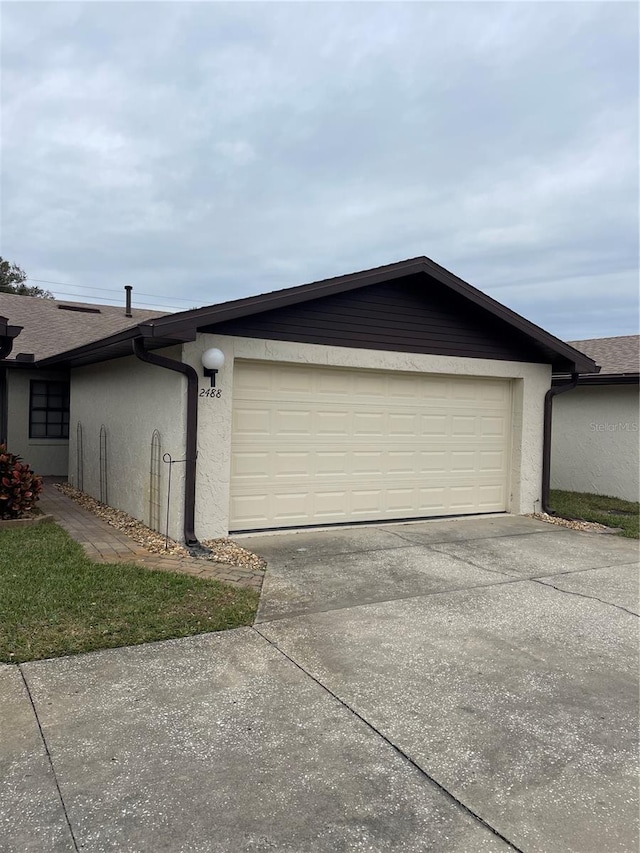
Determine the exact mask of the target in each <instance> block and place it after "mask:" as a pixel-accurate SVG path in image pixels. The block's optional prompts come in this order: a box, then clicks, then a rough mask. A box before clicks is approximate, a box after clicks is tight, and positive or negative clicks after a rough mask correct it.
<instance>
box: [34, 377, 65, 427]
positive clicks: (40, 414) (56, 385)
mask: <svg viewBox="0 0 640 853" xmlns="http://www.w3.org/2000/svg"><path fill="white" fill-rule="evenodd" d="M29 437H30V438H69V383H68V382H57V381H56V382H51V381H41V380H32V382H31V400H30V406H29Z"/></svg>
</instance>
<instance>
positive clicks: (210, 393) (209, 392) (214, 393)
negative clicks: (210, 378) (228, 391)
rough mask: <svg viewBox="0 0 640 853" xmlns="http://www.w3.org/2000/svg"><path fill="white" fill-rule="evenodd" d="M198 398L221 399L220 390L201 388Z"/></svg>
mask: <svg viewBox="0 0 640 853" xmlns="http://www.w3.org/2000/svg"><path fill="white" fill-rule="evenodd" d="M199 396H200V397H222V388H201V389H200V394H199Z"/></svg>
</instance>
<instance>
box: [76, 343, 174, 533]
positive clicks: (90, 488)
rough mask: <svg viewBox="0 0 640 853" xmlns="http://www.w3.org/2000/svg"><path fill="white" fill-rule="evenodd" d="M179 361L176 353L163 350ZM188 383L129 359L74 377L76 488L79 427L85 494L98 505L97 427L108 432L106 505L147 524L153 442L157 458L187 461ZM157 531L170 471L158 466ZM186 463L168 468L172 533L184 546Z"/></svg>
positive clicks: (78, 372) (84, 370) (85, 369)
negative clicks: (156, 437)
mask: <svg viewBox="0 0 640 853" xmlns="http://www.w3.org/2000/svg"><path fill="white" fill-rule="evenodd" d="M160 352H161V353H162V354H163V355H166V356H168V357H169V358H174V359H176V360H180V356H181V350H180V347H172V348H170V349H166V350H160ZM186 388H187V383H186V380H185V379H184V378H183V377H182V376H181V375H180V374H178V373H174V372H172V371H169V370H165V369H164V368H161V367H156V366H154V365H149V364H145V363H144V362H142V361H140V360H139V359H137V358H135V357H134V356H132V357H131V358H121V359H116V360H113V361H108V362H103V363H101V364H95V365H90V366H88V367H81V368H77V369H75V370H72V372H71V420H70V429H69V433H70V435H69V438H70V441H69V480H70V482H71V483H73V484H74V485H78V470H77V447H76V437H77V424H78V421H79V422H80V423H81V424H82V441H83V450H84V452H83V460H84V465H83V468H84V471H83V482H82V486H83V489H84V491H85V492H88V493H89V494H90V495H93V496H94V497H96V498H98V499H100V427H101V426H102V424H104V426H105V427H106V430H107V487H108V503H109V504H110V505H111V506H114V507H117V508H118V509H122V510H124V511H125V512H127V513H129V514H130V515H132V516H134V517H135V518H138V519H140V520H141V521H143V522H144V523H145V524H149V521H150V505H149V497H150V460H151V437H152V433H153V431H154V429H157V430H159V431H160V434H161V453H170V454H171V456H172V457H173V458H174V459H184V447H185V412H186V408H185V401H186V393H187V391H186ZM160 469H161V481H160V484H161V495H160V497H161V530H162V532H164V530H165V513H166V500H167V482H168V465H166V464H164V463H161V465H160ZM183 495H184V465H183V464H176V465H174V466H173V473H172V479H171V508H170V518H169V521H170V526H169V534H170V536H171V537H172V538H175V539H178V540H181V539H182V538H183V533H182V523H183V521H182V519H183Z"/></svg>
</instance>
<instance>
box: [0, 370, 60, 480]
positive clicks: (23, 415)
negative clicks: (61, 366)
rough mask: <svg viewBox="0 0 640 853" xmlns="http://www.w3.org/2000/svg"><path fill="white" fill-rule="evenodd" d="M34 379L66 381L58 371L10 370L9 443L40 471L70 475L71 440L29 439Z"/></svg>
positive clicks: (8, 376) (55, 475) (8, 396)
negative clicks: (31, 382) (68, 467)
mask: <svg viewBox="0 0 640 853" xmlns="http://www.w3.org/2000/svg"><path fill="white" fill-rule="evenodd" d="M32 379H51V380H65V379H67V374H66V373H59V372H56V371H55V370H17V369H13V370H8V371H7V413H8V415H7V446H8V448H9V450H10V451H11V452H12V453H17V454H18V455H19V456H22V458H23V459H24V461H25V462H28V463H29V465H31V467H32V468H33V470H34V471H35V472H36V473H37V474H43V475H50V476H54V477H63V478H64V477H66V475H67V458H68V455H69V453H68V447H69V442H68V441H67V440H66V439H64V438H29V389H30V385H29V383H30V381H31V380H32Z"/></svg>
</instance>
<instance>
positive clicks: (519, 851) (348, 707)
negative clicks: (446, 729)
mask: <svg viewBox="0 0 640 853" xmlns="http://www.w3.org/2000/svg"><path fill="white" fill-rule="evenodd" d="M252 627H253V630H254V631H255V632H256V634H258V635H259V636H260V637H262V639H263V640H264V641H265V642H267V643H268V644H269V645H270V646H271V647H272V648H274V649H275V650H276V651H277V652H279V653H280V654H281V655H282V656H283V657H284V658H286V660H288V661H289V662H290V663H292V664H293V665H294V666H295V667H296V668H297V669H299V670H300V672H302V673H304V675H306V676H307V677H308V678H310V679H311V680H312V681H314V682H315V683H316V684H317V685H318V686H319V687H320V688H322V690H324V691H325V693H328V694H329V696H331V697H332V698H333V699H335V700H336V702H339V703H340V704H341V705H342V707H343V708H345V709H346V710H347V711H349V712H350V713H351V714H352V715H353V716H354V717H356V718H357V719H358V720H360V721H361V722H362V723H364V724H365V726H367V728H368V729H370V730H371V731H372V732H374V734H376V735H378V737H379V738H380V739H381V740H383V741H384V742H385V743H386V744H387V745H388V746H390V747H391V749H393V751H394V752H396V753H397V754H398V755H399V756H400V757H401V758H403V759H404V760H405V761H406V762H407V763H408V764H410V765H411V767H413V768H415V769H416V770H417V771H418V773H420V775H421V776H423V777H424V778H425V779H426V780H427V781H428V782H430V783H431V784H432V785H433V786H434V787H435V788H437V789H438V791H440V793H442V794H444V796H445V797H446V798H447V799H448V800H449V801H450V802H452V803H454V804H455V805H456V806H458V808H460V809H461V810H462V811H463V812H465V813H466V814H468V815H469V816H470V817H472V818H473V819H474V820H476V821H478V823H481V824H482V825H483V826H484V827H486V828H487V829H488V830H489V831H490V832H491V833H492V834H493V835H495V836H496V837H497V838H500V839H501V840H502V841H504V842H505V844H508V845H509V847H510V848H511V849H512V850H515V851H516V853H524V851H523V850H522V849H521V848H520V847H516V845H515V844H514V843H513V842H512V841H509V839H508V838H507V837H506V836H505V835H503V834H502V833H501V832H500V831H499V830H497V829H496V828H495V827H493V826H491V824H490V823H489V822H488V821H486V820H485V819H484V818H483V817H481V816H480V815H479V814H476V812H474V811H473V810H472V809H471V808H469V806H467V805H465V804H464V803H463V802H462V800H459V799H458V798H457V797H456V796H455V794H452V793H451V791H449V790H448V789H447V788H445V786H444V785H443V784H442V783H440V782H438V781H437V779H435V778H434V777H433V776H431V775H429V773H427V771H426V770H425V769H424V768H423V767H421V766H420V765H419V764H418V762H417V761H415V760H414V759H413V758H411V756H409V755H407V753H406V752H404V751H403V750H402V749H400V747H399V746H397V745H396V744H395V743H394V742H393V741H392V740H391V739H390V738H388V737H387V736H386V735H384V734H383V733H382V732H381V731H380V730H379V729H377V728H376V727H375V726H374V725H373V723H370V722H369V720H367V719H366V717H363V716H362V714H359V713H358V712H357V711H356V710H355V708H352V706H351V705H349V703H348V702H346V701H345V700H344V699H341V698H340V697H339V696H338V695H337V694H336V693H334V692H333V690H330V689H329V688H328V687H327V686H326V685H325V684H323V683H322V682H321V681H320V680H319V679H318V678H316V677H315V675H312V674H311V673H310V672H309V671H308V670H306V669H305V668H304V667H303V666H302V665H301V664H299V663H298V662H297V661H296V660H294V659H293V658H292V657H291V656H290V655H288V654H287V653H286V652H285V651H284V650H283V649H281V648H280V646H279V645H278V644H277V643H275V642H274V641H273V640H270V639H269V638H268V637H265V635H264V634H263V633H262V632H261V631H259V630H258V629H257V628H256V627H255V625H254V626H252Z"/></svg>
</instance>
